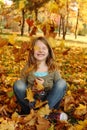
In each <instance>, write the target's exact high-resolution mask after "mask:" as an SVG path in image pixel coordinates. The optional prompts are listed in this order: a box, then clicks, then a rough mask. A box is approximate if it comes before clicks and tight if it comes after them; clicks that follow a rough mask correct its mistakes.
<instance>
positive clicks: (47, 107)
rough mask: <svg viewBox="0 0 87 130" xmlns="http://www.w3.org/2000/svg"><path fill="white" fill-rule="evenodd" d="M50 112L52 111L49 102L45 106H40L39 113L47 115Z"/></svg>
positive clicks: (42, 115)
mask: <svg viewBox="0 0 87 130" xmlns="http://www.w3.org/2000/svg"><path fill="white" fill-rule="evenodd" d="M50 112H51V110H50V108H49V106H48V104H47V105H45V106H44V107H42V108H40V109H39V110H38V112H37V114H38V115H40V116H41V117H44V116H45V115H49V113H50Z"/></svg>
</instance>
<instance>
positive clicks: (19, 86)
mask: <svg viewBox="0 0 87 130" xmlns="http://www.w3.org/2000/svg"><path fill="white" fill-rule="evenodd" d="M13 89H14V91H15V90H19V91H23V90H25V89H26V83H24V81H22V80H17V81H15V83H14V85H13Z"/></svg>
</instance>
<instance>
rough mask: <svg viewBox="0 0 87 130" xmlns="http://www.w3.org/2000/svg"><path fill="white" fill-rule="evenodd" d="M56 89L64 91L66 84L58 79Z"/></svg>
mask: <svg viewBox="0 0 87 130" xmlns="http://www.w3.org/2000/svg"><path fill="white" fill-rule="evenodd" d="M56 84H57V86H58V88H61V89H66V88H67V83H66V81H65V80H64V79H60V80H58V81H57V82H56Z"/></svg>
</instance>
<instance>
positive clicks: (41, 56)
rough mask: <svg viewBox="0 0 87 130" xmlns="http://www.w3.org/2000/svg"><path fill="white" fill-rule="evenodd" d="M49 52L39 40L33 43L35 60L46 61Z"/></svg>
mask: <svg viewBox="0 0 87 130" xmlns="http://www.w3.org/2000/svg"><path fill="white" fill-rule="evenodd" d="M48 55H49V52H48V48H47V46H46V45H45V44H44V43H43V42H42V41H40V40H38V41H37V42H36V43H35V46H34V57H35V59H36V60H37V61H46V58H47V57H48Z"/></svg>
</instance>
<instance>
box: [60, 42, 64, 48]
mask: <svg viewBox="0 0 87 130" xmlns="http://www.w3.org/2000/svg"><path fill="white" fill-rule="evenodd" d="M60 47H61V49H63V48H64V47H65V41H64V40H61V42H60Z"/></svg>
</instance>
